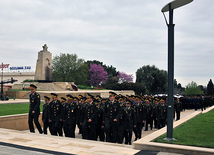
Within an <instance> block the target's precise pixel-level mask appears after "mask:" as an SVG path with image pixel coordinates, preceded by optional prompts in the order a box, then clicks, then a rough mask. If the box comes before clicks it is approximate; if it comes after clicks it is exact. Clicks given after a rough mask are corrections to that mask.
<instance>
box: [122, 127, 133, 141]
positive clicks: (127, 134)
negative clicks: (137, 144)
mask: <svg viewBox="0 0 214 155" xmlns="http://www.w3.org/2000/svg"><path fill="white" fill-rule="evenodd" d="M124 135H125V144H129V145H131V141H132V128H130V129H125V131H124Z"/></svg>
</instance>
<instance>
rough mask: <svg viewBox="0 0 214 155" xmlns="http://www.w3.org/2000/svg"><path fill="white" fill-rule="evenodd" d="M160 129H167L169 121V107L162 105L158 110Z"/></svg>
mask: <svg viewBox="0 0 214 155" xmlns="http://www.w3.org/2000/svg"><path fill="white" fill-rule="evenodd" d="M158 111H159V112H158V129H160V128H163V127H165V125H166V119H167V106H166V105H165V104H161V105H160V106H159V110H158Z"/></svg>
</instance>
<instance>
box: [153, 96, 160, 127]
mask: <svg viewBox="0 0 214 155" xmlns="http://www.w3.org/2000/svg"><path fill="white" fill-rule="evenodd" d="M159 106H160V104H159V99H158V98H155V99H154V104H153V120H154V126H155V128H156V129H158V110H159Z"/></svg>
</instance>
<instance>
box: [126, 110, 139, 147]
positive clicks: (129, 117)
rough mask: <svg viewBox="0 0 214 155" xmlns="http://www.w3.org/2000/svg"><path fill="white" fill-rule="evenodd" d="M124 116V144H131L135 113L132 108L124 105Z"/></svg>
mask: <svg viewBox="0 0 214 155" xmlns="http://www.w3.org/2000/svg"><path fill="white" fill-rule="evenodd" d="M124 118H125V124H124V136H125V144H129V145H131V140H132V131H133V127H135V128H136V115H135V112H134V109H133V108H131V107H126V109H125V115H124Z"/></svg>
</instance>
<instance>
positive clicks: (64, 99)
mask: <svg viewBox="0 0 214 155" xmlns="http://www.w3.org/2000/svg"><path fill="white" fill-rule="evenodd" d="M61 104H62V111H63V112H64V109H65V106H66V104H67V102H66V98H64V97H61ZM60 123H61V126H62V129H63V132H64V135H65V126H64V122H63V121H61V122H60Z"/></svg>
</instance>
